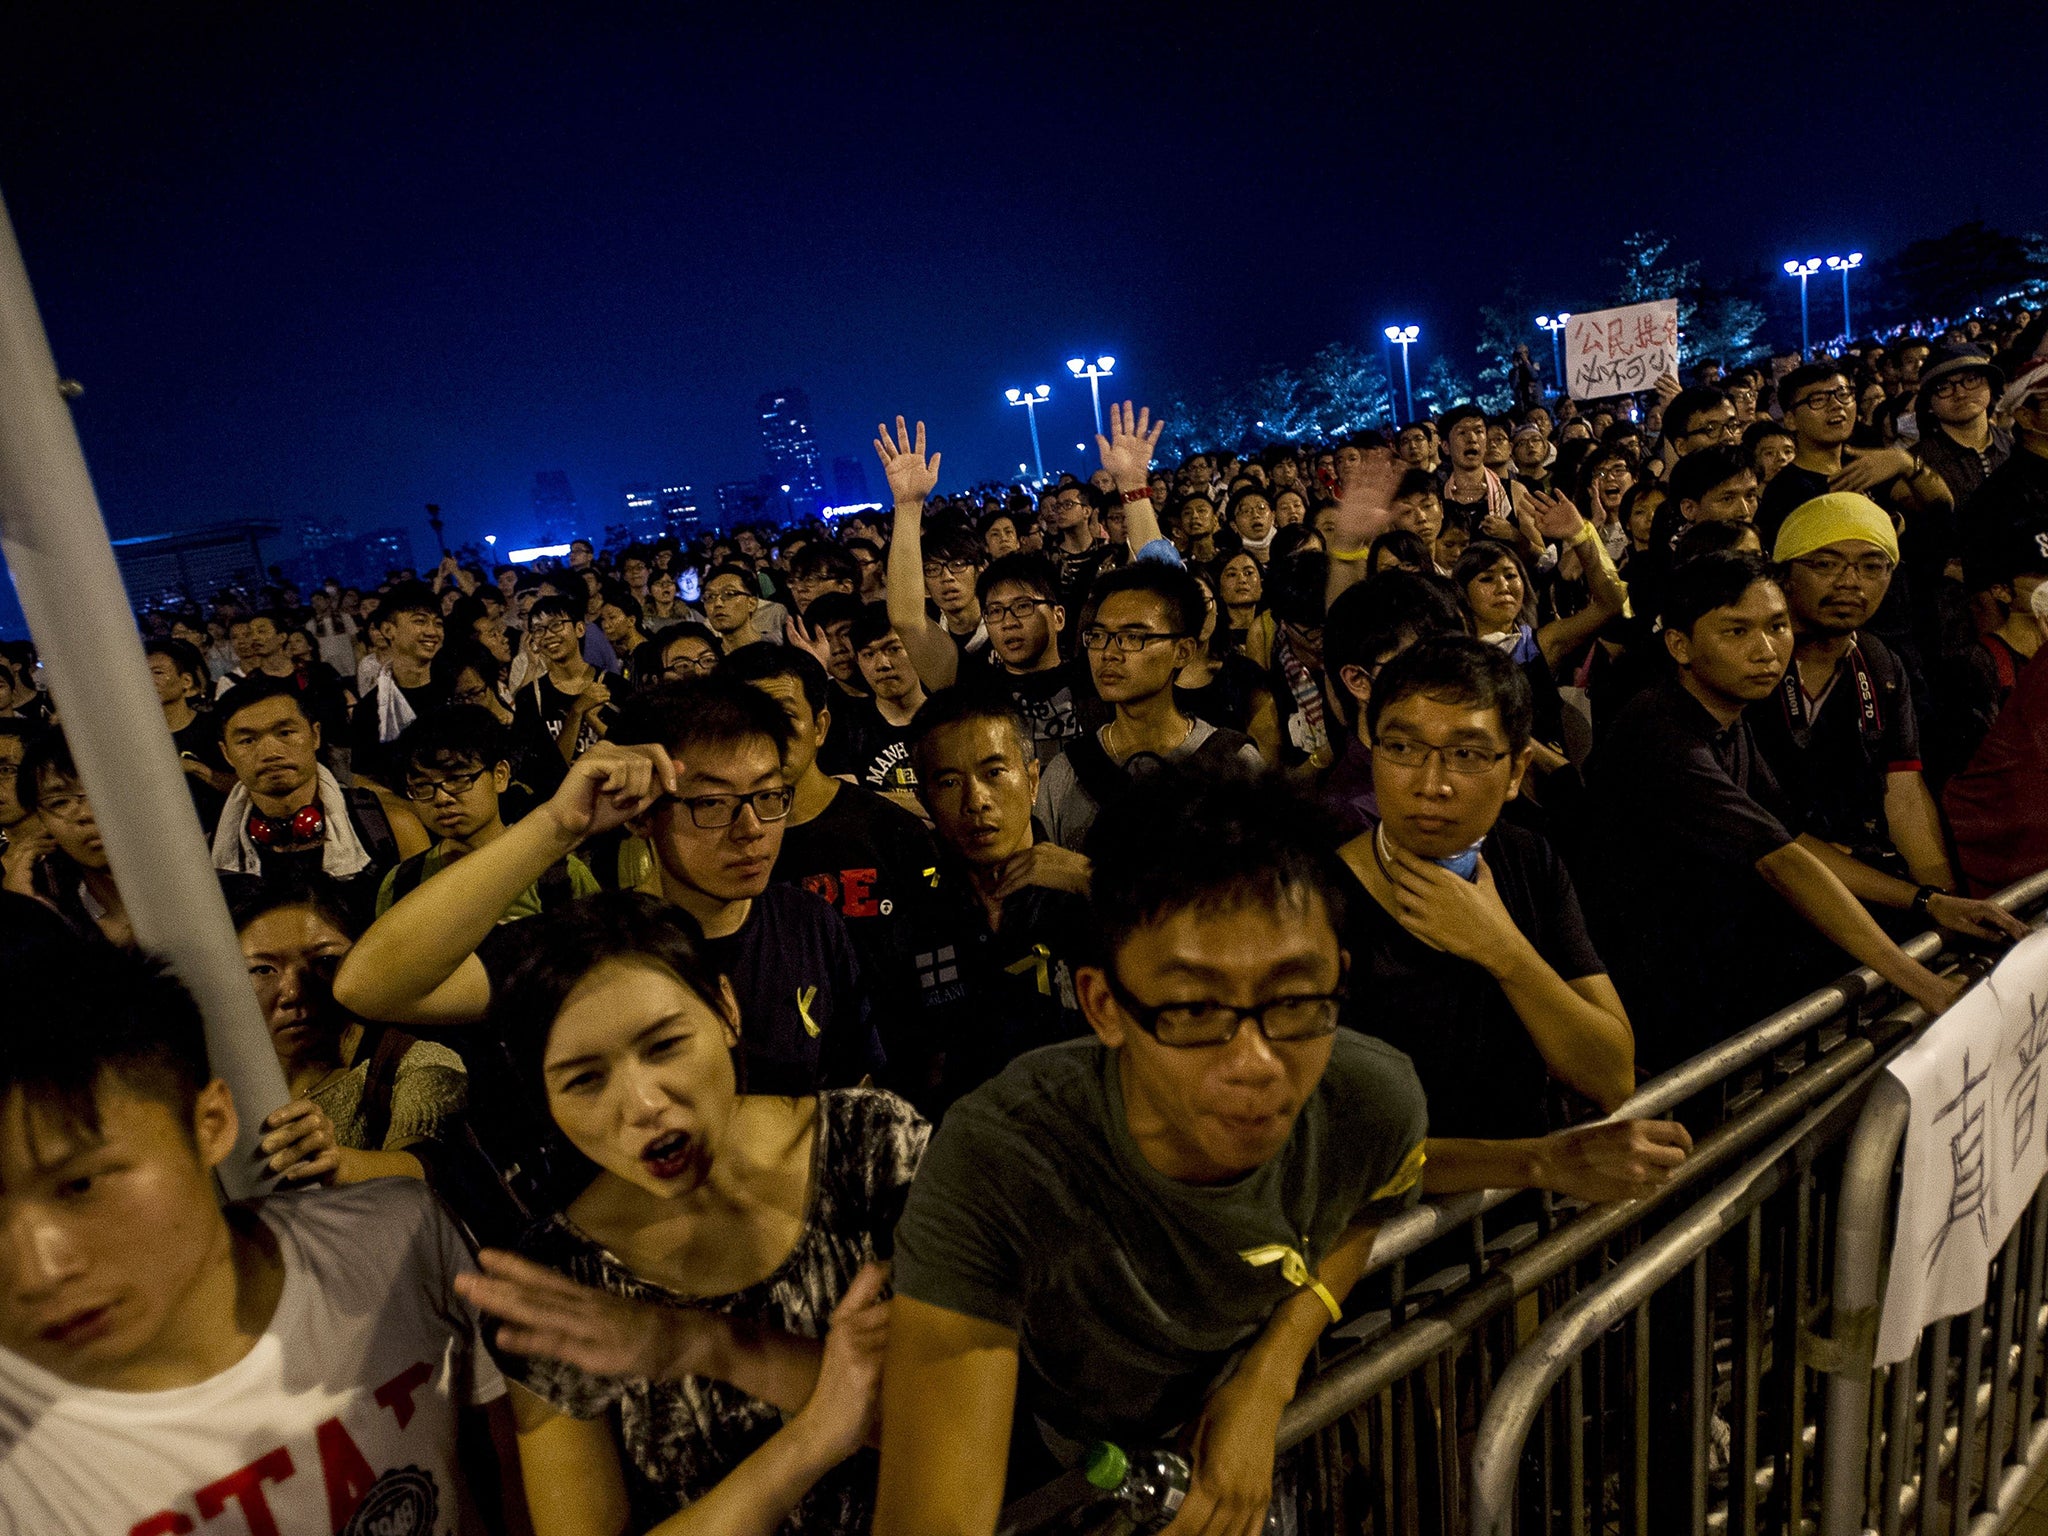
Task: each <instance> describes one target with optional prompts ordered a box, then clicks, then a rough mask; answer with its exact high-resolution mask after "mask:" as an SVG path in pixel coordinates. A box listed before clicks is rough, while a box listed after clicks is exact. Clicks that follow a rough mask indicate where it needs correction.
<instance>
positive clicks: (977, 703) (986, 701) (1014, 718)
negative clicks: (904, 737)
mask: <svg viewBox="0 0 2048 1536" xmlns="http://www.w3.org/2000/svg"><path fill="white" fill-rule="evenodd" d="M970 720H995V721H998V722H1000V723H1001V724H1003V725H1007V726H1008V727H1009V728H1010V729H1011V730H1012V731H1013V732H1015V734H1016V737H1017V745H1018V747H1019V748H1020V749H1021V750H1022V752H1023V754H1024V760H1025V761H1026V762H1027V763H1028V762H1030V761H1032V759H1033V757H1034V755H1035V753H1034V749H1033V746H1032V741H1031V727H1030V726H1028V725H1026V724H1025V723H1024V716H1023V715H1022V714H1020V713H1019V712H1018V710H1017V703H1016V700H1015V699H1013V698H1011V697H1010V694H1009V692H1008V690H1006V689H1003V688H988V687H980V688H977V687H972V686H969V685H966V684H961V683H955V684H953V685H952V686H951V687H948V688H941V689H939V690H938V691H937V692H936V693H933V694H930V695H928V696H927V697H926V699H925V701H924V703H922V704H920V705H919V706H918V710H917V713H916V714H914V715H912V716H911V717H910V727H909V744H910V759H911V761H912V762H913V763H914V764H915V765H916V767H917V778H918V783H919V785H920V786H922V785H925V784H928V783H930V782H931V771H930V765H929V764H928V763H926V761H925V751H926V748H927V746H928V744H929V743H930V741H931V738H932V737H933V736H934V735H936V734H937V733H938V732H940V731H942V730H945V729H946V728H947V727H948V726H954V725H961V724H964V723H965V722H967V721H970Z"/></svg>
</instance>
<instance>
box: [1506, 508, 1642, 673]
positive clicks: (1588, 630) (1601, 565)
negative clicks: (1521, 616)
mask: <svg viewBox="0 0 2048 1536" xmlns="http://www.w3.org/2000/svg"><path fill="white" fill-rule="evenodd" d="M1517 489H1520V487H1519V486H1518V487H1517ZM1525 494H1526V495H1527V496H1528V498H1529V502H1530V507H1531V510H1532V512H1533V514H1534V517H1535V521H1536V524H1537V526H1538V528H1539V529H1540V530H1541V531H1542V533H1543V534H1544V536H1545V537H1546V538H1552V539H1556V540H1558V541H1559V542H1560V543H1562V544H1563V545H1564V546H1565V547H1566V548H1568V549H1572V550H1575V551H1577V553H1578V556H1579V565H1580V568H1581V569H1583V570H1584V571H1585V573H1586V591H1587V593H1588V595H1589V596H1590V597H1591V598H1592V603H1591V604H1590V605H1589V606H1588V607H1585V608H1582V609H1580V610H1579V612H1577V613H1574V614H1571V615H1570V616H1568V617H1566V618H1562V619H1552V620H1551V621H1550V622H1549V623H1548V624H1546V625H1544V626H1543V628H1542V629H1540V630H1538V631H1537V633H1536V643H1537V644H1538V645H1540V646H1542V647H1543V659H1544V660H1545V661H1547V662H1549V663H1550V665H1551V666H1553V667H1555V666H1557V665H1558V663H1559V662H1561V661H1562V660H1563V659H1564V658H1565V657H1567V656H1569V655H1570V654H1571V653H1572V652H1573V651H1575V650H1577V649H1578V648H1579V646H1580V645H1582V644H1584V643H1585V642H1586V641H1587V640H1590V639H1591V638H1592V637H1593V636H1594V635H1596V634H1598V633H1599V631H1600V630H1601V628H1602V627H1603V626H1604V625H1605V624H1606V623H1607V621H1608V620H1609V619H1611V618H1613V617H1614V616H1615V615H1616V614H1617V613H1620V612H1621V611H1622V608H1623V607H1624V606H1625V605H1626V604H1627V602H1628V588H1627V587H1625V586H1623V585H1622V583H1621V577H1620V575H1619V574H1618V573H1617V572H1616V571H1615V569H1614V561H1613V558H1612V557H1611V556H1609V555H1608V553H1607V546H1606V545H1605V544H1603V543H1601V542H1600V530H1599V529H1597V528H1595V527H1594V526H1593V525H1592V524H1591V523H1589V522H1587V521H1586V519H1585V517H1584V516H1583V515H1582V514H1581V513H1580V511H1579V509H1578V508H1577V507H1575V506H1573V505H1572V500H1571V498H1570V497H1569V496H1565V495H1561V494H1559V493H1558V492H1556V491H1548V492H1545V491H1529V492H1526V493H1525Z"/></svg>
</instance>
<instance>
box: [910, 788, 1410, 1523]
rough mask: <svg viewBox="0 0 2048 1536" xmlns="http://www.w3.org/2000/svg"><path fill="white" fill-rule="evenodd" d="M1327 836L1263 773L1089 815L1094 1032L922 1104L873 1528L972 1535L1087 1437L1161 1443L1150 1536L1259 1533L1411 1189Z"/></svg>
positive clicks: (1406, 1097) (1402, 1063)
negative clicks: (1302, 1397) (1289, 1426)
mask: <svg viewBox="0 0 2048 1536" xmlns="http://www.w3.org/2000/svg"><path fill="white" fill-rule="evenodd" d="M1325 833H1326V829H1325V826H1324V824H1323V822H1322V820H1321V818H1320V817H1319V816H1318V815H1317V814H1316V813H1315V811H1314V810H1313V808H1312V807H1309V806H1307V805H1305V804H1304V803H1303V802H1301V801H1300V800H1298V799H1296V798H1295V797H1294V795H1293V794H1292V793H1291V791H1290V790H1289V789H1288V787H1287V786H1286V785H1285V784H1284V783H1282V782H1280V781H1279V780H1278V779H1276V778H1268V779H1263V780H1258V779H1253V778H1251V777H1249V776H1248V775H1242V774H1235V773H1230V774H1225V775H1221V776H1219V775H1217V774H1214V773H1203V772H1197V771H1192V770H1189V769H1187V768H1181V767H1169V768H1165V769H1162V770H1161V772H1160V773H1159V774H1158V775H1157V776H1156V777H1155V778H1153V779H1151V780H1149V781H1148V783H1147V786H1146V788H1145V790H1144V792H1143V793H1141V794H1137V795H1134V796H1133V797H1132V798H1131V801H1130V803H1129V804H1128V805H1127V807H1125V808H1124V813H1123V814H1120V815H1118V816H1117V817H1115V818H1112V819H1109V820H1105V822H1104V823H1103V826H1102V831H1101V835H1100V836H1099V837H1098V838H1097V842H1096V847H1095V850H1094V870H1093V876H1092V882H1091V890H1090V898H1089V907H1090V912H1091V914H1092V918H1093V923H1094V927H1095V931H1096V934H1097V936H1098V939H1099V949H1098V954H1099V957H1100V958H1099V960H1098V961H1097V963H1095V964H1092V965H1084V966H1082V967H1081V968H1080V969H1079V971H1078V972H1077V973H1076V978H1075V980H1076V985H1077V990H1078V992H1079V999H1080V1003H1081V1008H1082V1011H1083V1013H1084V1014H1085V1015H1086V1017H1087V1020H1088V1023H1089V1025H1090V1026H1091V1027H1092V1028H1093V1030H1094V1038H1092V1039H1083V1040H1076V1041H1073V1042H1070V1043H1067V1044H1063V1045H1054V1046H1049V1047H1047V1048H1045V1049H1043V1050H1038V1051H1033V1052H1031V1053H1030V1054H1028V1055H1026V1056H1022V1057H1020V1058H1019V1059H1018V1060H1017V1061H1015V1062H1013V1063H1012V1064H1011V1065H1010V1067H1009V1068H1008V1070H1006V1071H1005V1072H1004V1073H1003V1074H1002V1075H1001V1076H1000V1077H998V1078H996V1079H995V1080H994V1081H992V1082H989V1083H987V1084H984V1085H983V1086H982V1087H980V1088H978V1089H976V1090H975V1091H974V1092H973V1093H971V1094H969V1095H968V1096H967V1097H965V1098H964V1099H961V1100H960V1101H958V1102H957V1103H955V1104H954V1105H953V1107H952V1109H951V1110H949V1111H948V1113H947V1115H946V1118H945V1120H944V1122H943V1123H942V1124H941V1125H940V1127H939V1130H938V1131H937V1133H936V1134H935V1135H934V1136H933V1138H932V1142H931V1145H930V1148H929V1149H928V1150H927V1152H926V1154H925V1160H924V1162H923V1164H922V1165H921V1167H920V1168H919V1171H918V1177H917V1182H916V1183H915V1184H914V1185H913V1186H912V1187H911V1192H910V1198H909V1201H908V1203H907V1205H906V1207H905V1210H904V1213H903V1218H902V1220H901V1222H900V1223H899V1224H898V1226H897V1228H896V1257H895V1269H894V1284H895V1288H896V1299H895V1302H894V1304H893V1308H892V1312H891V1317H890V1332H889V1345H888V1353H887V1356H886V1358H885V1361H884V1365H883V1372H882V1461H881V1476H880V1482H879V1487H878V1490H877V1494H876V1511H875V1523H874V1529H875V1531H876V1533H877V1536H937V1533H942V1532H943V1533H948V1536H988V1533H989V1532H992V1531H993V1530H994V1528H995V1525H996V1519H997V1514H998V1509H999V1506H1000V1504H1001V1502H1002V1498H1003V1490H1004V1481H1005V1469H1006V1467H1008V1468H1010V1469H1011V1470H1012V1472H1013V1481H1012V1486H1013V1487H1025V1488H1028V1487H1031V1486H1034V1485H1035V1483H1036V1482H1038V1481H1040V1480H1041V1479H1042V1478H1043V1476H1044V1475H1045V1474H1046V1472H1048V1471H1049V1470H1052V1469H1056V1468H1057V1467H1058V1466H1059V1465H1062V1464H1064V1465H1068V1466H1072V1465H1074V1464H1076V1463H1077V1462H1078V1461H1079V1460H1080V1458H1081V1456H1082V1453H1083V1452H1084V1451H1085V1449H1086V1447H1087V1446H1088V1444H1089V1443H1090V1442H1091V1441H1095V1440H1099V1439H1106V1440H1111V1441H1114V1442H1115V1443H1117V1444H1119V1445H1122V1446H1125V1447H1130V1448H1133V1449H1135V1448H1139V1447H1144V1446H1148V1445H1155V1444H1159V1443H1161V1442H1169V1441H1173V1440H1175V1439H1176V1438H1178V1439H1179V1440H1180V1442H1181V1443H1182V1444H1184V1445H1187V1446H1188V1447H1190V1450H1191V1458H1192V1461H1193V1473H1194V1475H1193V1480H1192V1484H1191V1486H1190V1488H1189V1490H1188V1493H1187V1497H1186V1500H1185V1502H1184V1503H1183V1504H1182V1505H1181V1508H1180V1512H1179V1516H1178V1520H1177V1528H1178V1529H1181V1530H1187V1531H1216V1532H1241V1531H1255V1530H1257V1529H1259V1527H1260V1525H1261V1523H1262V1522H1263V1520H1264V1519H1265V1514H1266V1510H1267V1507H1268V1505H1269V1503H1270V1501H1271V1499H1272V1496H1273V1484H1274V1464H1275V1452H1274V1431H1275V1429H1276V1428H1277V1426H1278V1424H1279V1420H1280V1414H1281V1411H1282V1409H1283V1408H1284V1407H1285V1406H1286V1404H1287V1402H1288V1401H1289V1400H1290V1399H1291V1398H1292V1397H1293V1395H1294V1392H1295V1388H1296V1384H1297V1382H1298V1379H1299V1377H1300V1374H1301V1370H1302V1366H1303V1364H1304V1362H1305V1361H1306V1360H1307V1358H1308V1355H1309V1353H1310V1351H1311V1350H1312V1349H1313V1347H1314V1344H1315V1341H1316V1339H1317V1338H1318V1337H1319V1336H1320V1335H1321V1334H1322V1332H1323V1331H1324V1330H1325V1329H1326V1328H1328V1327H1330V1326H1331V1325H1332V1323H1333V1322H1334V1321H1335V1320H1336V1319H1337V1318H1338V1317H1340V1316H1341V1308H1342V1304H1343V1301H1344V1298H1345V1296H1346V1295H1347V1294H1348V1292H1349V1291H1350V1289H1351V1287H1352V1286H1353V1285H1354V1284H1355V1283H1356V1282H1357V1280H1358V1278H1359V1277H1360V1276H1361V1275H1362V1274H1363V1273H1364V1271H1365V1268H1366V1266H1367V1263H1368V1262H1369V1259H1370V1256H1371V1250H1372V1243H1373V1237H1374V1234H1375V1232H1376V1230H1377V1228H1378V1225H1379V1223H1381V1222H1382V1221H1383V1220H1385V1219H1386V1217H1387V1216H1389V1215H1391V1214H1393V1213H1394V1212H1396V1211H1398V1210H1400V1209H1401V1208H1402V1207H1403V1206H1405V1205H1406V1204H1408V1203H1410V1202H1412V1201H1413V1199H1414V1198H1415V1192H1416V1190H1417V1188H1418V1187H1419V1184H1420V1180H1421V1175H1422V1169H1423V1151H1422V1137H1423V1131H1424V1120H1425V1116H1424V1103H1423V1096H1422V1090H1421V1086H1420V1085H1419V1084H1418V1083H1417V1082H1416V1080H1415V1074H1414V1071H1413V1069H1412V1068H1411V1067H1410V1066H1409V1064H1408V1062H1407V1060H1406V1059H1405V1058H1404V1057H1402V1056H1401V1054H1400V1053H1399V1052H1397V1051H1395V1050H1394V1049H1393V1048H1392V1047H1390V1046H1388V1045H1387V1044H1385V1043H1384V1042H1383V1041H1379V1040H1374V1039H1371V1038H1369V1037H1368V1036H1365V1035H1361V1034H1357V1033H1354V1032H1353V1031H1350V1030H1339V1029H1338V1027H1337V1024H1338V1016H1339V1009H1340V1007H1341V1005H1342V1000H1343V996H1344V992H1345V986H1346V977H1345V961H1344V954H1343V950H1342V947H1341V945H1340V943H1339V940H1338V935H1337V928H1336V922H1337V914H1338V913H1339V911H1340V910H1341V903H1342V896H1341V894H1340V893H1339V892H1338V890H1337V889H1336V888H1335V886H1334V884H1333V883H1332V880H1333V877H1332V874H1331V870H1330V865H1329V858H1328V853H1327V845H1326V843H1325V841H1324V839H1325Z"/></svg>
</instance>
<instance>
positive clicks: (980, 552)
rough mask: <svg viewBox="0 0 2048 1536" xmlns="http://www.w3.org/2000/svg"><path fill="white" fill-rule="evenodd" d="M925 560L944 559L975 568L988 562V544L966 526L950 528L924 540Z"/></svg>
mask: <svg viewBox="0 0 2048 1536" xmlns="http://www.w3.org/2000/svg"><path fill="white" fill-rule="evenodd" d="M923 558H924V560H925V561H927V562H930V561H933V560H944V561H949V562H953V563H956V564H960V565H971V566H974V567H976V568H977V569H978V568H980V567H981V566H984V565H986V564H988V546H987V545H986V544H984V543H982V541H981V536H980V535H979V534H977V533H975V532H974V531H973V530H971V529H968V528H958V527H956V528H952V529H949V530H947V531H945V532H943V533H940V534H938V535H936V536H935V537H932V538H928V539H926V540H925V542H924V555H923Z"/></svg>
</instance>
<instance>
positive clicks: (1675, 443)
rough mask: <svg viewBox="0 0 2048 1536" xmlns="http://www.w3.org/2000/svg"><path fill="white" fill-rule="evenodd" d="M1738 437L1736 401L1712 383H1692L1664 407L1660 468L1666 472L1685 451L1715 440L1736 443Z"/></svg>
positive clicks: (1740, 433) (1713, 443)
mask: <svg viewBox="0 0 2048 1536" xmlns="http://www.w3.org/2000/svg"><path fill="white" fill-rule="evenodd" d="M1741 436H1742V427H1741V425H1740V424H1739V423H1738V422H1737V421H1736V419H1735V402H1734V401H1732V400H1730V399H1729V398H1728V396H1727V394H1726V393H1725V392H1724V391H1722V390H1721V389H1719V388H1717V387H1716V386H1714V385H1712V384H1695V385H1693V387H1692V388H1690V389H1684V390H1680V391H1679V392H1678V393H1677V394H1676V395H1674V396H1673V397H1672V400H1671V403H1670V404H1669V405H1667V406H1665V407H1664V454H1663V460H1664V464H1663V467H1664V469H1665V471H1666V472H1667V473H1668V472H1669V471H1670V470H1671V469H1672V468H1673V467H1675V466H1676V465H1677V464H1679V463H1681V462H1682V461H1683V460H1684V459H1685V457H1686V455H1687V454H1690V453H1697V452H1698V451H1699V450H1700V449H1702V448H1711V447H1712V446H1714V445H1715V444H1716V443H1733V442H1738V441H1740V439H1741Z"/></svg>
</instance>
